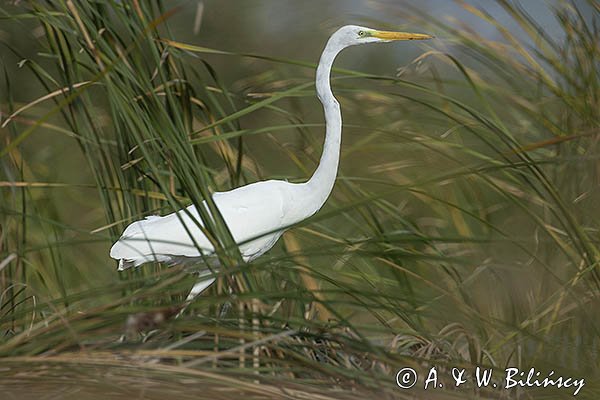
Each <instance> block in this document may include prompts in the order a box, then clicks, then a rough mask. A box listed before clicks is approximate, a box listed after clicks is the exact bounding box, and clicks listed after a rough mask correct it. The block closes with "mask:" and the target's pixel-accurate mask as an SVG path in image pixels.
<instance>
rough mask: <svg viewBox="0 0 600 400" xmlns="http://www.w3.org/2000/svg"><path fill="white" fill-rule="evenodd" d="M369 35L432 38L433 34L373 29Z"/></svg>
mask: <svg viewBox="0 0 600 400" xmlns="http://www.w3.org/2000/svg"><path fill="white" fill-rule="evenodd" d="M371 36H374V37H376V38H379V39H383V40H390V41H391V40H427V39H433V36H431V35H426V34H424V33H409V32H390V31H373V32H371Z"/></svg>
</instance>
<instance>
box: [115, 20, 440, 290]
mask: <svg viewBox="0 0 600 400" xmlns="http://www.w3.org/2000/svg"><path fill="white" fill-rule="evenodd" d="M431 37H432V36H429V35H425V34H418V33H406V32H388V31H379V30H375V29H371V28H365V27H361V26H355V25H347V26H344V27H342V28H340V29H338V30H337V31H336V32H335V33H334V34H333V35H331V37H330V38H329V40H328V42H327V45H326V46H325V49H324V50H323V53H322V54H321V59H320V61H319V65H318V67H317V74H316V82H315V84H316V89H317V96H318V98H319V100H320V101H321V103H322V104H323V109H324V111H325V123H326V133H325V144H324V147H323V153H322V155H321V159H320V161H319V165H318V167H317V169H316V171H315V172H314V174H313V175H312V177H311V178H310V179H309V180H308V181H307V182H305V183H297V184H295V183H289V182H284V181H278V180H268V181H262V182H256V183H251V184H248V185H245V186H241V187H239V188H236V189H233V190H230V191H228V192H216V193H214V194H213V196H212V198H213V200H214V203H215V205H216V206H217V208H218V209H219V211H220V213H221V215H222V217H223V220H224V221H225V223H226V224H227V226H228V228H229V230H230V232H231V235H232V237H233V239H234V240H235V242H236V244H237V245H238V247H239V251H240V254H241V255H242V257H243V259H244V260H245V261H252V260H254V259H255V258H257V257H259V256H261V255H262V254H264V253H265V252H267V251H268V250H269V249H270V248H271V247H273V245H275V243H276V242H277V240H278V239H279V238H280V237H281V235H282V234H283V232H284V231H285V230H286V229H287V228H288V227H290V226H292V225H294V224H296V223H298V222H300V221H302V220H304V219H306V218H308V217H310V216H311V215H313V214H314V213H316V212H317V211H318V210H319V209H320V208H321V207H322V206H323V204H324V203H325V201H326V200H327V198H328V197H329V194H330V193H331V191H332V189H333V185H334V182H335V178H336V175H337V170H338V163H339V158H340V144H341V135H342V115H341V112H340V105H339V103H338V101H337V100H336V98H335V97H334V96H333V93H332V91H331V86H330V82H329V77H330V73H331V67H332V65H333V61H334V60H335V58H336V56H337V55H338V54H339V53H340V52H341V51H342V50H343V49H345V48H346V47H349V46H353V45H359V44H366V43H382V42H390V41H394V40H423V39H430V38H431ZM202 206H203V207H205V208H206V210H207V211H208V207H207V205H206V202H203V204H202ZM187 211H188V212H189V214H191V215H192V216H193V219H192V218H190V216H189V215H188V213H186V212H185V211H184V210H180V211H177V212H176V213H172V214H169V215H166V216H164V217H160V216H150V217H147V218H146V219H144V220H141V221H136V222H133V223H132V224H131V225H129V226H128V227H127V228H126V229H125V231H124V232H123V234H122V236H121V237H120V238H119V240H118V241H117V242H116V243H115V244H114V245H113V246H112V248H111V249H110V256H111V257H112V258H114V259H116V260H119V268H118V269H119V271H122V270H125V269H127V268H130V267H137V266H139V265H141V264H144V263H147V262H151V261H158V262H167V263H179V262H183V261H188V262H189V261H192V262H195V261H199V260H200V259H201V257H202V256H203V255H204V256H210V255H211V254H212V253H213V252H214V248H213V246H212V244H211V243H210V241H209V240H208V239H207V238H206V236H205V235H204V234H203V233H202V230H201V229H200V228H199V227H198V225H197V223H196V222H195V221H198V222H199V223H200V224H202V220H201V218H200V215H199V213H198V211H197V210H196V207H195V206H194V205H191V206H189V207H187ZM194 220H195V221H194ZM184 225H185V226H184ZM200 251H202V254H201V253H200ZM209 275H210V274H205V275H204V279H200V281H199V282H198V283H197V284H196V285H195V286H194V287H193V288H192V291H191V292H190V295H189V296H188V299H187V300H188V301H190V300H191V299H193V298H194V297H195V296H197V295H198V294H199V293H200V292H202V291H203V290H204V289H206V288H207V287H208V286H210V284H211V283H212V282H213V281H214V278H213V277H209Z"/></svg>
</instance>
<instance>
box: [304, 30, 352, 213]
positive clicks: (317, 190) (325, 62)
mask: <svg viewBox="0 0 600 400" xmlns="http://www.w3.org/2000/svg"><path fill="white" fill-rule="evenodd" d="M331 39H333V37H332V38H331ZM331 39H330V40H329V41H328V42H327V45H326V46H325V50H323V54H321V59H320V61H319V66H318V68H317V77H316V82H315V84H316V88H317V96H318V97H319V100H320V101H321V103H322V104H323V110H324V112H325V144H324V146H323V153H322V154H321V160H320V161H319V166H318V167H317V169H316V171H315V172H314V174H313V176H312V177H311V178H310V179H309V180H308V182H306V183H305V189H307V192H308V193H307V197H308V198H307V199H306V200H307V201H308V202H309V203H310V204H305V206H307V208H306V210H308V211H309V215H312V214H314V213H315V212H317V211H318V210H319V209H320V208H321V207H322V206H323V204H325V201H326V200H327V198H328V197H329V194H330V193H331V191H332V190H333V185H334V183H335V178H336V175H337V170H338V164H339V161H340V145H341V141H342V114H341V112H340V104H339V103H338V101H337V100H336V99H335V97H334V96H333V93H332V91H331V85H330V83H329V79H330V75H331V67H332V65H333V61H334V60H335V57H336V56H337V55H338V54H339V52H340V51H341V50H343V48H344V47H343V46H340V45H339V44H338V43H337V41H335V40H331Z"/></svg>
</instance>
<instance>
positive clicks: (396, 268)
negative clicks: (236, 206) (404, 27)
mask: <svg viewBox="0 0 600 400" xmlns="http://www.w3.org/2000/svg"><path fill="white" fill-rule="evenodd" d="M497 4H498V5H500V6H501V7H502V8H503V9H504V11H505V12H506V13H507V14H509V15H510V16H511V18H512V19H513V20H514V22H516V23H517V24H518V25H519V26H520V29H521V31H522V32H521V33H520V34H519V35H515V33H514V32H510V31H508V30H507V29H506V28H504V27H503V26H500V25H499V24H498V23H497V22H496V20H495V19H494V18H493V17H492V16H490V15H487V14H486V13H485V12H484V11H482V10H480V9H476V8H473V7H472V6H470V5H468V4H466V3H462V2H457V7H464V8H465V9H466V10H468V11H469V12H471V13H473V14H474V15H475V16H476V17H478V18H481V19H482V20H484V21H486V22H487V23H489V24H490V25H492V26H495V27H496V29H497V30H498V31H499V32H501V33H502V35H503V40H502V41H491V40H488V39H485V38H483V37H481V36H479V35H478V34H477V33H476V32H473V31H471V30H469V28H468V27H464V26H460V25H458V24H453V23H448V22H446V21H437V20H432V19H431V18H430V17H429V16H425V15H420V11H419V10H418V9H409V8H404V10H409V11H408V13H409V14H407V15H399V17H401V18H403V20H405V21H411V22H412V23H413V24H414V25H415V26H420V27H422V29H423V30H424V31H427V32H431V33H435V34H436V35H437V36H438V37H439V38H440V39H439V40H438V41H437V43H431V44H430V45H425V47H423V50H424V51H423V54H422V55H421V56H419V58H418V59H416V60H414V61H413V62H412V63H409V64H407V65H405V66H404V67H402V68H401V69H400V70H399V71H398V75H397V76H388V75H374V74H367V73H362V72H358V71H354V70H349V69H341V68H340V69H337V70H336V77H335V79H334V84H333V85H334V91H335V92H336V95H337V97H338V98H339V99H340V100H341V103H342V106H343V110H344V115H345V131H344V135H345V136H344V146H343V151H342V163H341V164H342V166H341V171H340V177H339V179H338V182H337V184H336V189H335V191H334V193H333V195H332V198H330V200H329V202H328V204H327V206H326V207H325V208H324V209H323V210H322V211H320V212H319V213H318V214H317V215H316V216H315V217H313V218H311V219H310V220H309V221H305V222H303V223H301V224H300V225H299V226H297V227H294V228H293V229H292V230H291V231H289V232H288V233H286V234H285V236H284V238H283V239H282V240H281V243H280V244H279V245H278V246H276V248H274V249H273V250H272V251H270V252H269V253H268V254H266V255H265V256H263V257H261V258H259V259H258V260H256V261H255V262H253V263H252V264H244V263H242V262H241V259H240V256H239V254H238V253H237V250H236V249H235V247H234V246H232V245H231V244H232V240H231V237H230V235H229V232H228V230H227V228H226V226H225V225H224V224H223V223H222V220H221V219H220V217H219V215H218V213H217V212H215V209H214V205H213V204H212V203H211V198H210V196H209V194H210V193H212V192H214V191H219V190H221V191H223V190H229V189H231V188H234V187H237V186H239V185H242V184H245V183H250V182H254V181H256V180H259V179H266V178H271V177H274V178H288V177H291V179H292V180H294V181H296V180H297V181H300V180H302V179H305V177H307V176H308V175H309V174H310V173H311V172H312V170H313V169H314V167H315V165H316V162H317V161H318V157H319V154H320V149H321V143H322V139H323V137H322V130H323V125H322V122H321V116H320V109H319V108H318V105H317V103H316V102H315V101H314V90H313V85H312V79H313V76H312V75H313V72H314V68H315V64H314V63H310V62H304V61H299V60H291V59H282V58H277V57H273V56H272V55H270V54H236V53H231V52H228V51H224V50H221V49H209V48H205V47H200V46H196V45H194V44H192V43H186V42H185V41H181V40H179V39H178V38H175V37H174V36H173V34H172V33H171V29H170V21H171V19H172V18H173V16H176V15H177V12H178V11H180V10H178V9H177V8H175V9H169V8H167V7H166V3H163V2H160V1H156V2H154V1H153V2H137V1H133V2H112V1H107V2H73V1H56V2H48V3H41V2H31V3H27V4H20V5H19V6H15V7H11V8H7V9H5V10H0V17H1V18H2V21H3V28H2V29H3V30H4V29H6V30H7V31H8V30H11V32H15V31H16V30H18V29H28V30H34V31H35V32H36V35H38V37H39V38H40V40H41V42H40V45H39V46H38V47H37V48H36V50H35V52H34V53H32V52H31V49H28V48H25V47H23V43H22V42H19V41H11V42H8V41H6V40H4V39H2V42H3V43H2V46H4V48H3V52H6V57H3V75H4V86H3V87H4V93H3V94H2V110H1V111H2V116H3V117H2V120H1V121H0V123H1V126H2V130H1V131H2V132H3V136H2V139H1V140H2V146H3V148H2V149H1V150H0V155H1V157H2V158H1V159H0V165H1V167H2V179H1V181H0V186H1V189H0V190H1V195H2V203H1V204H0V210H1V213H0V218H1V220H0V227H1V231H0V282H1V287H0V289H1V292H0V332H2V335H3V340H2V341H1V343H0V354H1V355H2V356H3V357H4V359H3V361H2V365H3V369H2V374H3V378H4V379H5V380H6V383H3V386H4V387H5V389H6V390H7V392H6V393H12V392H17V391H22V390H29V392H28V393H31V395H32V397H33V396H35V393H37V391H44V390H49V391H52V390H58V389H56V387H61V388H62V389H61V390H64V391H63V394H64V397H65V398H68V397H69V396H76V395H77V393H80V392H78V390H79V389H81V388H84V389H82V390H83V391H84V392H85V393H88V394H89V398H94V396H95V397H102V396H103V395H108V394H110V395H112V396H114V397H119V396H122V397H125V396H131V395H132V394H135V395H140V393H142V396H146V397H148V398H153V397H161V396H163V395H173V396H175V395H177V396H179V397H183V398H185V397H186V396H187V397H197V396H210V397H211V398H228V399H229V398H231V397H233V396H234V395H235V396H238V395H240V394H243V395H244V396H249V397H252V396H253V397H257V398H259V397H260V398H264V397H272V398H365V397H367V398H368V397H372V396H384V397H390V398H391V397H394V398H397V397H402V396H406V397H407V398H408V397H411V396H414V395H417V396H418V395H422V396H425V395H426V396H427V398H436V397H439V398H454V397H459V398H460V397H471V396H473V395H475V394H476V395H477V396H479V397H481V398H497V396H498V392H497V391H492V390H491V389H490V390H489V391H488V390H478V391H475V389H474V388H473V387H472V385H471V386H469V387H468V388H465V387H461V388H460V389H458V390H452V389H444V390H437V391H436V392H434V393H432V392H431V390H430V391H428V392H423V391H422V389H417V388H415V389H414V390H412V391H405V392H403V391H400V390H399V389H398V388H397V386H396V384H395V381H394V376H395V372H396V371H397V370H399V369H400V368H401V367H404V366H410V367H413V368H416V369H417V370H419V371H421V372H422V371H427V370H428V369H429V368H430V367H432V366H437V367H438V368H440V370H441V371H442V375H443V374H446V376H448V375H447V374H448V371H449V369H451V368H452V367H455V366H456V367H459V366H463V367H466V368H471V367H474V366H476V365H481V366H486V367H489V368H495V369H496V370H497V371H502V370H503V369H504V368H505V367H506V366H517V367H519V368H522V369H523V370H528V369H529V368H530V367H535V368H536V369H537V370H540V371H543V373H547V372H548V371H549V370H556V371H557V373H561V374H564V375H569V376H576V377H585V378H586V386H585V388H584V389H583V390H582V392H581V393H580V394H579V396H578V397H580V398H590V399H591V398H597V396H598V394H599V392H600V387H599V386H598V384H597V382H595V379H596V378H598V374H597V372H596V370H597V367H598V362H599V360H598V345H599V341H598V338H599V335H598V328H599V327H598V323H597V321H598V307H597V306H598V300H597V299H598V289H599V283H600V280H599V276H598V260H599V259H600V253H599V250H598V222H597V221H598V211H597V204H600V190H599V187H600V186H599V171H600V170H599V169H598V133H599V126H598V125H599V124H598V121H599V120H600V119H599V116H598V113H599V112H600V111H599V110H600V108H599V105H600V104H599V102H600V95H599V93H600V92H599V90H598V88H599V85H600V82H599V74H598V63H599V47H598V43H600V32H599V31H598V12H599V11H600V9H599V7H598V3H597V2H593V1H590V2H558V3H557V4H556V6H555V7H554V12H555V17H556V19H557V21H558V26H559V27H560V29H561V31H560V32H548V31H547V30H545V28H544V27H542V26H539V25H538V23H537V22H536V20H535V18H533V17H531V16H530V15H528V14H527V12H526V11H525V10H524V9H523V8H521V7H520V6H519V5H518V4H514V3H512V2H506V1H502V0H498V1H497ZM393 12H397V11H396V10H394V11H393ZM4 26H6V28H4ZM2 37H4V36H0V38H2ZM429 46H431V47H429ZM24 52H25V53H26V54H25V53H24ZM216 57H228V58H229V59H230V60H231V62H238V61H240V60H253V62H255V63H259V64H260V65H261V66H264V70H271V72H269V73H266V74H261V75H258V74H257V75H250V76H249V77H247V78H245V79H243V80H239V81H238V82H236V83H230V82H227V81H226V80H224V79H223V78H222V77H221V73H220V71H219V70H218V69H216V68H214V67H213V66H212V62H213V61H214V60H215V58H216ZM18 61H22V62H20V65H21V67H20V69H19V70H15V69H14V67H13V65H14V64H16V62H18ZM11 63H12V64H11ZM278 71H282V72H278ZM15 76H19V77H21V78H20V79H21V80H23V79H24V78H23V77H26V79H27V80H29V82H27V85H28V87H30V88H32V89H31V92H32V93H33V92H35V93H37V95H32V96H28V98H30V100H28V101H26V102H23V100H22V98H23V96H22V94H21V88H20V87H19V85H20V84H21V81H19V80H15V79H13V77H15ZM290 76H292V77H293V78H289V77H290ZM31 81H34V82H35V84H32V83H31ZM16 99H19V101H17V100H16ZM36 99H37V100H36ZM203 200H206V201H208V202H209V204H210V207H211V210H212V215H214V216H215V217H214V218H210V217H209V216H208V215H203V216H202V217H203V220H204V221H205V223H206V234H207V235H208V236H209V237H210V238H211V240H212V241H213V243H214V244H215V246H216V248H217V249H218V258H219V262H220V264H221V265H222V268H221V269H220V270H219V271H215V273H216V274H217V276H218V281H217V284H215V285H213V287H212V288H211V289H210V290H209V291H208V292H207V293H206V294H205V295H203V296H201V297H200V298H199V299H198V300H197V301H196V302H194V303H193V304H192V306H190V307H189V309H188V310H187V311H186V312H185V313H184V314H183V315H182V316H181V317H180V318H177V319H173V318H171V317H172V315H173V314H174V313H175V312H176V311H177V309H178V307H179V306H180V305H181V303H182V300H183V298H184V296H185V294H186V290H188V289H189V287H190V286H191V284H192V283H193V277H191V276H189V274H187V273H186V271H184V270H183V268H182V267H174V268H166V267H165V266H161V265H158V264H156V265H148V266H145V267H144V268H141V269H138V270H135V271H129V272H127V273H122V274H118V273H116V272H115V271H114V266H113V264H112V262H111V261H110V260H109V259H108V256H107V251H108V250H107V249H108V248H109V246H110V244H111V242H112V241H114V240H115V239H116V238H117V237H118V235H119V233H120V232H121V231H122V229H123V227H124V226H126V225H127V224H128V223H129V222H131V221H133V220H135V219H139V218H141V217H143V216H146V215H152V214H157V213H160V214H164V213H167V212H170V211H172V210H175V209H179V208H181V207H182V206H184V205H187V204H189V203H194V204H199V203H200V202H202V201H203ZM22 371H28V373H31V376H33V377H36V378H38V382H37V383H36V384H33V385H32V382H33V381H32V380H27V379H23V378H22V375H21V374H22ZM72 381H79V383H78V384H72V383H67V382H72ZM42 382H44V383H43V384H42ZM444 383H445V384H446V386H447V387H449V386H451V383H452V381H450V380H449V379H446V380H445V381H444ZM36 385H39V386H36ZM77 385H79V386H77ZM25 387H27V389H24V388H25ZM182 387H184V388H185V390H183V389H182ZM53 388H54V389H53ZM78 388H79V389H78ZM234 393H235V394H234ZM159 394H160V395H159ZM512 394H515V393H512ZM568 395H569V396H570V392H569V393H568ZM521 396H523V397H524V398H536V399H538V398H556V397H557V396H566V391H565V390H564V389H563V390H558V391H553V390H551V389H548V388H546V389H543V388H542V389H535V388H532V389H527V390H525V391H523V392H522V393H521ZM102 398H105V397H102ZM161 398H162V397H161Z"/></svg>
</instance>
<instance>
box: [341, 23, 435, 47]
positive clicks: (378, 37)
mask: <svg viewBox="0 0 600 400" xmlns="http://www.w3.org/2000/svg"><path fill="white" fill-rule="evenodd" d="M431 38H433V36H430V35H426V34H422V33H408V32H390V31H379V30H377V29H371V28H366V27H364V26H357V25H346V26H343V27H341V28H340V29H338V30H337V32H335V33H334V34H333V35H332V36H331V39H330V40H333V41H335V43H336V44H337V45H339V46H341V47H347V46H354V45H357V44H366V43H385V42H391V41H395V40H425V39H431Z"/></svg>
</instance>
